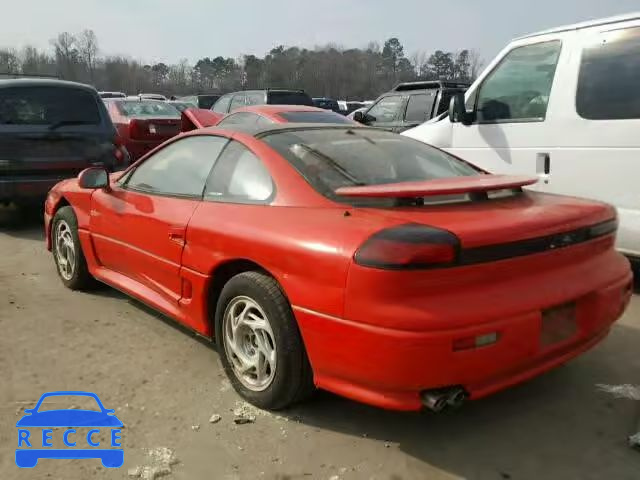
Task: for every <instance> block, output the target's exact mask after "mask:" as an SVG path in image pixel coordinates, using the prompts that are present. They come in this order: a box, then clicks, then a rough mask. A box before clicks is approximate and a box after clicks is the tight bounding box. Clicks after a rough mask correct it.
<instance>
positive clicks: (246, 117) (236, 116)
mask: <svg viewBox="0 0 640 480" xmlns="http://www.w3.org/2000/svg"><path fill="white" fill-rule="evenodd" d="M257 117H258V115H256V114H255V113H249V112H236V113H232V114H230V115H228V116H226V117H224V118H223V119H222V120H221V121H220V123H218V125H219V126H221V127H223V126H225V125H255V123H256V120H257Z"/></svg>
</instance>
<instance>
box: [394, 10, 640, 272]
mask: <svg viewBox="0 0 640 480" xmlns="http://www.w3.org/2000/svg"><path fill="white" fill-rule="evenodd" d="M638 78H640V13H635V14H631V15H623V16H619V17H613V18H604V19H600V20H594V21H591V22H584V23H579V24H577V25H569V26H566V27H559V28H555V29H552V30H547V31H544V32H540V33H536V34H532V35H527V36H525V37H522V38H518V39H516V40H514V41H512V42H511V43H510V44H509V45H508V46H507V47H506V48H505V49H504V50H503V51H502V52H501V53H499V54H498V56H497V57H496V58H495V59H494V60H493V61H492V62H491V64H489V65H488V67H487V68H486V70H485V71H484V72H483V73H482V74H481V75H480V77H479V78H478V79H477V80H476V81H475V82H474V83H473V85H472V86H471V87H470V88H469V90H468V91H467V94H466V96H465V97H462V96H461V95H460V96H458V97H457V101H458V103H457V105H458V106H457V107H456V109H454V110H452V111H451V113H450V115H449V116H446V115H445V116H443V117H442V118H441V119H439V121H437V122H434V123H426V124H424V125H421V126H420V127H418V128H415V129H413V130H410V131H407V132H406V135H408V136H411V137H413V138H416V139H418V140H421V141H424V142H426V143H430V144H433V145H435V146H437V147H441V148H444V149H446V150H448V151H451V152H453V153H456V154H461V155H464V156H465V158H467V159H468V160H469V161H471V162H473V163H474V164H476V165H479V166H480V167H482V168H484V169H486V170H488V171H491V172H496V173H502V172H504V173H526V174H533V175H538V176H539V177H540V179H541V181H540V182H538V183H537V184H536V185H533V186H532V187H531V188H533V189H536V190H539V191H543V192H550V193H560V194H567V195H575V196H579V197H587V198H595V199H599V200H603V201H607V202H610V203H612V204H613V205H615V206H616V207H617V208H618V214H619V216H620V230H619V235H618V238H617V241H618V243H617V247H618V249H619V250H620V251H621V252H624V253H625V254H626V255H628V256H630V257H631V258H632V259H633V260H635V261H638V259H639V258H640V197H638V196H637V195H636V194H635V192H636V190H637V183H636V179H637V177H638V176H639V175H640V165H639V164H638V157H639V156H640V137H639V136H638V132H639V131H640V91H639V90H638V88H637V83H638Z"/></svg>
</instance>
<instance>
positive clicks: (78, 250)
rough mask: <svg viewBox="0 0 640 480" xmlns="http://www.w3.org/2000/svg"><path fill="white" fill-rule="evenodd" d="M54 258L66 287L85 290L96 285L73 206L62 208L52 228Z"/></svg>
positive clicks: (57, 213)
mask: <svg viewBox="0 0 640 480" xmlns="http://www.w3.org/2000/svg"><path fill="white" fill-rule="evenodd" d="M51 236H52V246H53V248H52V251H53V260H54V261H55V264H56V269H57V271H58V276H59V277H60V279H61V280H62V283H63V284H64V286H65V287H67V288H70V289H71V290H85V289H88V288H91V287H93V286H94V285H95V283H96V282H95V280H94V278H93V277H92V276H91V274H90V273H89V269H88V268H87V261H86V260H85V258H84V254H83V253H82V247H81V246H80V239H79V238H78V220H77V218H76V214H75V212H74V211H73V208H72V207H69V206H66V207H62V208H60V209H59V210H58V211H57V212H56V214H55V216H54V217H53V227H52V229H51Z"/></svg>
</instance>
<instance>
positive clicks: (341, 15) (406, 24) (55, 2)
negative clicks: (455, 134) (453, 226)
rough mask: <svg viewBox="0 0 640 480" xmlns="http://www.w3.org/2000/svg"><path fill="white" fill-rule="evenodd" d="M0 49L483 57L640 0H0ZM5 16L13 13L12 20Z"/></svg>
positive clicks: (155, 55)
mask: <svg viewBox="0 0 640 480" xmlns="http://www.w3.org/2000/svg"><path fill="white" fill-rule="evenodd" d="M2 3H6V4H7V5H6V6H4V8H1V9H0V11H2V12H4V13H3V18H2V22H1V28H0V48H1V47H12V48H22V47H24V46H26V45H33V46H36V47H39V48H47V49H48V48H50V40H51V39H52V38H54V37H55V36H56V35H57V34H58V33H59V32H63V31H68V32H70V33H75V32H79V31H81V30H83V29H85V28H90V29H93V30H94V32H95V33H96V35H97V37H98V41H99V46H100V53H101V54H102V55H116V54H117V55H126V56H130V57H133V58H135V59H138V60H141V61H144V62H147V63H151V62H153V63H156V62H161V61H162V62H165V63H176V62H178V61H179V60H180V59H181V58H186V59H188V60H189V61H190V62H191V63H193V62H195V61H196V60H198V59H199V58H202V57H207V56H208V57H216V56H218V55H221V56H224V57H234V58H236V57H238V56H240V55H242V54H255V55H259V56H262V55H264V54H265V53H267V52H268V51H269V50H270V49H271V48H272V47H274V46H277V45H285V46H300V47H306V48H313V47H315V46H319V45H326V44H327V43H334V44H337V45H339V46H342V47H347V48H351V47H358V48H361V47H366V45H367V44H368V43H369V42H370V41H376V42H378V43H380V44H381V45H382V44H383V43H384V41H385V40H386V39H388V38H390V37H398V38H399V39H400V41H401V43H402V44H403V45H404V50H405V54H406V55H407V56H408V57H411V55H412V54H414V53H415V52H419V51H422V52H428V53H430V52H433V51H434V50H445V51H457V50H461V49H463V48H474V49H476V50H478V51H479V53H480V55H481V57H482V58H483V59H484V60H485V61H487V62H488V61H490V60H491V58H492V57H493V56H494V55H495V54H496V53H497V52H498V51H499V50H500V49H501V48H502V47H504V46H505V44H506V43H507V42H508V41H509V40H510V39H511V38H514V37H518V36H521V35H524V34H526V33H531V32H535V31H538V30H543V29H546V28H552V27H556V26H559V25H564V24H567V23H575V22H578V21H582V20H589V19H594V18H600V17H605V16H610V15H617V14H621V13H629V12H634V11H640V0H533V1H525V0H455V1H453V2H446V1H442V0H437V1H432V0H402V1H390V0H323V1H313V2H310V1H304V0H297V1H294V0H265V1H261V0H234V1H230V0H180V1H175V0H174V1H168V0H155V1H151V0H84V1H79V0H22V1H19V2H16V1H15V0H0V5H1V4H2ZM11 18H14V19H16V21H11Z"/></svg>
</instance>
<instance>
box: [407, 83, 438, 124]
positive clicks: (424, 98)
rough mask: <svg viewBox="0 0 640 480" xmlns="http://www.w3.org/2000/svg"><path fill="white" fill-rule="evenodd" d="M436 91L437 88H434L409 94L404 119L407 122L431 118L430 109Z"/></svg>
mask: <svg viewBox="0 0 640 480" xmlns="http://www.w3.org/2000/svg"><path fill="white" fill-rule="evenodd" d="M437 93H438V92H437V90H434V91H433V92H429V93H425V94H420V95H411V96H410V97H409V101H408V102H407V111H406V112H405V114H404V119H405V120H406V121H407V122H424V121H425V120H427V119H428V118H431V109H432V108H433V102H434V101H435V99H436V94H437Z"/></svg>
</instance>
